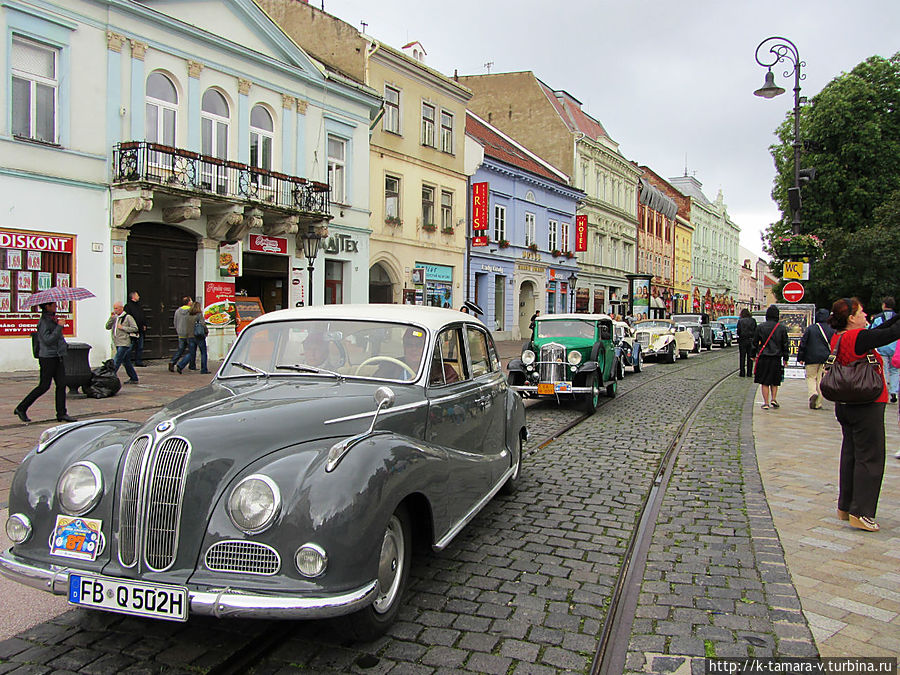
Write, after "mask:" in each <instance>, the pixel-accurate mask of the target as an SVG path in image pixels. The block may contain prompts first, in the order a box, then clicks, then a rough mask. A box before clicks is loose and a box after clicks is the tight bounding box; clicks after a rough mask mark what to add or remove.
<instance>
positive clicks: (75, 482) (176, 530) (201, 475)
mask: <svg viewBox="0 0 900 675" xmlns="http://www.w3.org/2000/svg"><path fill="white" fill-rule="evenodd" d="M526 433H527V432H526V427H525V412H524V406H523V403H522V401H521V398H520V397H519V395H518V394H516V393H514V392H513V391H512V390H511V389H510V388H509V386H508V385H507V383H506V378H505V377H504V375H503V372H502V371H501V369H500V359H499V357H498V355H497V351H496V348H495V345H494V341H493V339H492V337H491V335H490V333H489V332H488V331H487V329H486V328H485V327H484V325H483V324H481V323H480V322H479V321H478V320H477V319H475V318H473V317H471V316H469V315H467V314H464V313H461V312H456V311H453V310H446V309H437V308H426V307H410V306H392V305H355V306H354V305H328V306H325V307H309V308H303V309H291V310H284V311H278V312H272V313H270V314H266V315H264V316H262V317H260V318H258V319H257V320H255V321H254V322H253V323H252V324H250V325H249V326H248V327H247V328H245V329H244V330H243V332H242V333H241V335H240V336H239V338H238V339H237V341H236V343H235V344H234V346H233V347H232V349H231V351H230V353H229V354H228V356H227V358H226V359H225V361H224V363H223V364H222V367H221V368H220V370H219V372H218V373H217V375H216V377H215V378H214V380H213V381H212V382H211V383H210V384H209V385H208V386H205V387H203V388H201V389H199V390H197V391H196V392H194V393H192V394H189V395H187V396H184V397H182V398H180V399H178V400H177V401H175V402H173V403H172V404H171V405H169V406H168V407H166V408H164V409H163V410H161V411H160V412H159V413H157V414H156V415H154V416H153V417H152V418H151V419H149V420H148V421H147V422H146V423H144V424H136V423H133V422H128V421H125V420H115V419H100V420H87V421H82V422H76V423H72V424H67V425H63V426H59V427H54V428H52V429H48V430H47V431H45V432H44V434H43V435H42V437H41V440H40V443H39V445H38V446H37V447H36V448H34V449H33V450H32V451H31V452H30V453H29V454H28V456H27V457H26V458H25V460H24V461H23V463H22V465H21V466H20V467H19V469H18V471H17V472H16V474H15V478H14V479H13V483H12V486H11V489H10V496H9V514H10V515H9V518H8V521H7V523H6V530H7V533H8V535H9V537H10V539H11V540H12V541H13V542H14V545H13V546H12V547H11V548H10V549H9V550H7V551H5V552H3V553H2V554H0V572H2V573H3V574H4V575H6V576H7V577H10V578H12V579H15V580H17V581H20V582H22V583H25V584H29V585H32V586H35V587H37V588H41V589H43V590H47V591H51V592H53V593H57V594H64V595H67V596H68V598H69V602H70V603H72V604H74V605H77V606H80V607H89V608H96V609H102V610H108V611H112V612H121V613H125V614H134V615H139V616H145V617H154V618H159V619H171V620H181V621H184V620H186V619H187V618H188V617H189V616H190V615H191V614H208V615H214V616H217V617H260V618H284V619H305V618H321V617H340V619H339V621H341V622H342V624H343V626H342V627H341V629H342V630H344V631H346V633H347V634H348V635H350V636H352V637H354V638H356V639H372V638H374V637H375V636H377V635H379V634H381V633H382V632H384V630H385V629H386V628H387V627H388V626H389V625H390V624H391V622H392V621H393V620H394V618H395V617H396V615H397V612H398V609H399V607H400V602H401V598H402V596H403V592H404V588H405V586H406V583H407V579H408V575H409V567H410V554H411V550H412V546H413V543H414V542H420V543H425V544H428V545H430V546H431V547H433V548H434V549H435V550H441V549H443V548H444V547H446V546H447V545H448V544H449V543H450V541H451V540H452V539H453V538H454V537H455V536H456V535H457V534H458V533H459V532H460V530H461V529H462V528H463V526H465V525H466V524H467V523H468V522H469V521H470V520H471V519H472V518H473V517H475V515H476V514H477V513H478V512H479V511H480V510H481V508H482V507H484V506H485V504H487V503H488V501H489V500H490V499H491V498H492V497H493V496H494V495H495V494H496V493H497V492H498V491H501V490H504V491H511V490H512V489H513V488H514V486H515V484H516V482H517V480H518V479H519V477H520V475H521V466H522V444H523V442H524V440H525V438H526Z"/></svg>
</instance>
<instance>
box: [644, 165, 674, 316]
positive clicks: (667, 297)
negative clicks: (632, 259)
mask: <svg viewBox="0 0 900 675" xmlns="http://www.w3.org/2000/svg"><path fill="white" fill-rule="evenodd" d="M640 169H641V171H642V172H643V175H642V176H641V178H640V180H639V183H638V228H637V273H638V274H649V275H651V278H650V306H651V307H655V308H656V309H664V310H665V312H666V313H668V314H670V313H671V312H672V309H673V302H674V300H675V219H676V217H677V215H678V205H677V204H676V203H675V200H674V199H672V198H671V197H669V196H668V195H667V194H665V192H663V190H661V189H659V188H658V187H656V184H657V183H663V182H665V181H663V180H662V179H661V178H660V177H659V176H657V175H656V174H655V173H654V172H653V171H652V170H651V169H650V168H649V167H646V166H641V167H640ZM651 177H652V180H651Z"/></svg>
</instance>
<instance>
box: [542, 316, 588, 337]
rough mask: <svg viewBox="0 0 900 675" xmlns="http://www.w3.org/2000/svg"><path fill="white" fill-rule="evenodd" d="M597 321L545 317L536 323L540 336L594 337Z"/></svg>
mask: <svg viewBox="0 0 900 675" xmlns="http://www.w3.org/2000/svg"><path fill="white" fill-rule="evenodd" d="M595 325H596V324H595V322H593V321H583V320H580V319H544V320H543V321H538V322H537V324H536V325H535V329H534V330H535V333H536V335H537V337H538V338H556V337H574V338H586V339H588V340H593V339H594V331H595V328H594V326H595Z"/></svg>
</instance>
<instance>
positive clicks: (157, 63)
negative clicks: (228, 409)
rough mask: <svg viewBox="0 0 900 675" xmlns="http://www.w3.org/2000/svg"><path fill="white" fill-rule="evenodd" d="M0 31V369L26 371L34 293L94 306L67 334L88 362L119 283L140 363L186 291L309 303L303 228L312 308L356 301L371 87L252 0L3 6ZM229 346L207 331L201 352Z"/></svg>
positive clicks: (164, 348) (220, 332)
mask: <svg viewBox="0 0 900 675" xmlns="http://www.w3.org/2000/svg"><path fill="white" fill-rule="evenodd" d="M157 8H158V9H157ZM0 22H2V23H0V27H2V30H3V33H4V36H5V39H6V44H7V45H8V47H9V48H8V49H7V50H0V70H2V71H3V72H4V73H5V75H6V76H5V77H4V78H3V81H2V83H0V107H2V108H3V110H4V111H8V112H7V114H5V115H3V117H2V120H0V156H2V157H3V162H2V164H3V167H2V168H0V199H2V200H3V204H4V210H3V211H4V216H3V218H2V220H0V249H2V251H0V253H2V259H0V337H2V338H4V339H6V344H5V347H6V348H5V349H4V350H2V354H0V370H10V369H19V368H33V367H34V360H33V359H32V357H31V352H30V345H29V341H28V340H27V337H26V336H27V333H28V332H29V331H30V330H31V329H30V325H32V324H33V323H34V322H35V321H36V319H37V314H32V313H30V312H29V311H27V308H24V307H19V306H18V303H19V297H20V294H21V297H25V296H26V294H27V291H28V290H29V286H30V287H33V288H37V287H38V285H47V284H48V283H49V284H57V283H66V282H69V283H71V284H72V285H79V286H84V287H86V288H89V289H90V290H92V291H93V292H94V293H95V294H96V295H97V298H96V299H91V300H86V301H82V302H80V303H79V304H78V307H77V308H69V309H70V310H71V311H70V316H71V322H70V325H67V334H68V336H69V338H70V340H75V341H82V342H87V343H90V344H91V345H92V347H93V351H92V355H91V361H92V362H93V363H98V362H99V361H101V360H102V359H103V358H106V357H107V355H108V354H109V353H110V348H109V336H108V334H107V332H106V331H105V330H104V324H105V321H106V317H107V316H108V315H109V311H110V307H111V304H112V302H113V301H114V300H125V299H126V293H127V291H129V290H137V291H139V292H140V294H141V296H142V304H143V306H144V310H145V312H146V313H147V315H148V319H149V322H150V328H149V330H148V335H147V343H146V347H145V350H146V352H147V354H148V356H149V357H151V358H152V357H164V356H166V355H167V354H168V353H169V352H170V350H171V349H172V346H173V344H174V337H175V336H174V328H173V326H172V312H173V311H174V309H175V308H176V307H177V306H178V305H180V302H181V297H182V296H192V297H194V298H196V299H198V300H202V301H203V303H204V304H210V303H211V301H212V300H214V299H215V298H217V297H220V296H224V297H227V296H229V295H230V296H233V295H234V293H238V295H240V294H246V295H249V296H256V297H260V299H261V301H262V304H263V306H264V308H265V309H266V311H269V310H273V309H277V308H280V307H288V306H295V305H296V304H298V303H300V302H309V301H310V297H309V288H308V287H307V286H308V283H307V260H306V258H305V257H304V255H303V253H302V237H303V235H305V234H319V235H321V236H323V240H322V243H323V246H322V248H321V249H320V250H319V252H318V255H317V257H316V259H315V267H314V274H313V286H312V287H313V297H312V301H313V302H315V303H317V304H318V303H321V302H324V301H333V302H342V301H343V302H353V301H365V300H366V298H367V296H368V235H369V228H368V214H369V208H368V173H369V171H368V168H369V167H368V161H369V160H368V157H369V124H370V120H371V119H372V118H373V117H374V115H375V113H376V112H377V110H378V109H379V108H380V97H379V96H378V95H377V93H376V92H374V91H372V90H371V89H369V88H367V87H365V86H362V85H360V84H357V83H354V82H352V81H350V80H349V79H347V78H345V77H343V76H341V75H339V74H336V73H334V72H329V71H327V70H326V69H325V68H324V67H323V66H322V65H321V64H319V63H317V62H316V61H314V60H313V59H311V58H309V57H308V56H307V55H306V54H305V53H304V52H303V51H302V50H301V49H300V48H299V47H298V46H297V45H296V44H295V43H294V42H293V41H292V40H290V39H289V38H287V37H286V36H285V35H284V34H283V33H282V32H281V31H280V30H279V29H278V27H277V26H275V24H274V23H272V21H271V20H270V19H269V18H268V17H267V16H266V15H265V14H264V13H263V12H262V11H261V10H260V9H259V8H258V7H257V6H256V5H255V4H254V3H253V2H252V1H251V0H218V1H217V2H215V3H210V2H202V1H201V0H185V1H184V2H178V3H147V2H144V3H139V2H133V1H131V0H106V1H99V0H98V1H91V0H65V1H63V0H50V1H38V0H10V1H8V2H3V3H2V5H0ZM201 26H202V28H201ZM329 195H330V201H329ZM19 235H22V236H19ZM26 235H40V236H37V237H35V236H32V237H30V238H28V237H27V236H26ZM51 242H54V243H53V245H55V246H58V247H62V248H61V250H57V251H51V250H49V249H46V248H42V243H43V244H45V245H47V246H50V245H51ZM223 243H229V244H231V243H233V244H234V246H232V247H231V248H230V249H229V248H225V249H223V248H222V247H221V245H222V244H223ZM29 252H31V255H29ZM38 253H40V255H39V256H38ZM228 255H231V261H230V263H229V264H225V265H220V262H222V261H225V260H227V259H228V258H227V256H228ZM16 264H18V265H20V267H16V266H15V265H16ZM7 273H8V274H7ZM66 275H68V277H67V276H66ZM7 278H8V280H7ZM4 281H5V282H6V284H7V286H8V287H7V288H4V287H3V285H4ZM20 309H21V310H23V311H18V310H20ZM233 338H234V326H233V325H230V326H226V327H223V328H214V329H213V331H212V335H211V338H210V352H211V353H210V356H211V358H216V357H217V356H221V354H222V353H223V351H224V350H225V349H226V348H227V347H228V345H229V344H230V342H231V341H232V340H233Z"/></svg>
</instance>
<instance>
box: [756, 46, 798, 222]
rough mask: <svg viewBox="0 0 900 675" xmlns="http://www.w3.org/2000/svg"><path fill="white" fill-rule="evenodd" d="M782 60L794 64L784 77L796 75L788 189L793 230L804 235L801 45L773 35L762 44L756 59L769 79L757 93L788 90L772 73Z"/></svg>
mask: <svg viewBox="0 0 900 675" xmlns="http://www.w3.org/2000/svg"><path fill="white" fill-rule="evenodd" d="M766 48H768V51H767V50H766ZM781 61H787V62H788V63H789V64H791V65H793V70H792V71H791V70H785V71H784V77H790V76H791V75H792V74H793V75H794V143H793V146H794V187H793V188H790V189H788V203H789V204H790V207H791V212H792V214H793V220H792V222H791V232H792V233H793V234H800V80H805V79H806V75H804V74H803V73H802V72H801V68H803V67H804V66H806V61H801V60H800V54H799V52H798V51H797V46H796V45H795V44H794V43H793V42H791V41H790V40H788V39H787V38H783V37H769V38H766V39H765V40H763V41H762V42H760V43H759V46H758V47H757V48H756V62H757V63H758V64H759V65H761V66H762V67H763V68H766V69H767V71H766V81H765V84H763V86H762V87H760V88H759V89H757V90H756V91H754V92H753V93H754V94H755V95H756V96H761V97H762V98H775V97H776V96H780V95H781V94H783V93H784V91H785V90H784V89H782V88H781V87H779V86H778V85H777V84H775V75H774V74H773V73H772V66H774V65H775V64H777V63H780V62H781Z"/></svg>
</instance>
